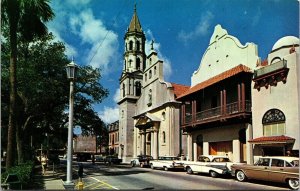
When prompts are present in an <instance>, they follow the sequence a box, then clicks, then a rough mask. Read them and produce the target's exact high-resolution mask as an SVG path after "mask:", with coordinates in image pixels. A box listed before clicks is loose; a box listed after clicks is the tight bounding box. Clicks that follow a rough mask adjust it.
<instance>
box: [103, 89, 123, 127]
mask: <svg viewBox="0 0 300 191" xmlns="http://www.w3.org/2000/svg"><path fill="white" fill-rule="evenodd" d="M119 98H120V89H119V88H118V89H117V90H116V92H115V94H114V96H113V99H114V101H115V102H116V103H117V102H118V101H119ZM116 103H115V105H116ZM99 117H100V118H101V119H102V120H103V121H104V122H105V123H108V124H109V123H112V122H115V121H117V120H119V107H118V106H117V105H116V106H114V107H106V106H105V107H104V109H103V111H100V112H99Z"/></svg>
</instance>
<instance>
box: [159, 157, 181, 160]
mask: <svg viewBox="0 0 300 191" xmlns="http://www.w3.org/2000/svg"><path fill="white" fill-rule="evenodd" d="M159 160H179V157H160V158H159Z"/></svg>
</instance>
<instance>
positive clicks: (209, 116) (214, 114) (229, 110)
mask: <svg viewBox="0 0 300 191" xmlns="http://www.w3.org/2000/svg"><path fill="white" fill-rule="evenodd" d="M245 112H248V113H249V112H251V101H250V100H245V102H244V106H243V103H242V102H240V103H239V102H232V103H229V104H226V107H223V108H222V107H221V106H219V107H215V108H211V109H207V110H203V111H200V112H197V113H196V118H195V119H196V121H193V117H192V114H188V115H186V116H185V125H187V124H192V123H199V122H203V121H207V120H209V121H214V120H215V121H217V120H220V119H221V118H226V117H230V116H233V115H234V114H239V113H240V114H243V113H245Z"/></svg>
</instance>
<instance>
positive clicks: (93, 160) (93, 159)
mask: <svg viewBox="0 0 300 191" xmlns="http://www.w3.org/2000/svg"><path fill="white" fill-rule="evenodd" d="M92 163H93V164H95V155H92Z"/></svg>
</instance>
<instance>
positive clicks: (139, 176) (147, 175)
mask: <svg viewBox="0 0 300 191" xmlns="http://www.w3.org/2000/svg"><path fill="white" fill-rule="evenodd" d="M83 165H84V177H83V182H84V189H85V190H86V189H91V190H92V189H97V190H99V189H109V190H172V189H174V190H175V189H176V190H188V189H189V190H192V189H195V190H208V189H213V190H289V189H288V187H287V186H286V185H284V184H274V183H268V182H257V181H251V182H238V181H236V180H234V179H233V178H231V177H222V178H212V177H209V176H207V175H188V174H186V173H185V172H182V171H163V170H152V169H150V168H140V167H130V166H129V165H111V166H108V165H104V164H99V163H98V164H95V165H92V164H91V163H83ZM74 170H76V166H74ZM74 182H77V180H74Z"/></svg>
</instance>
